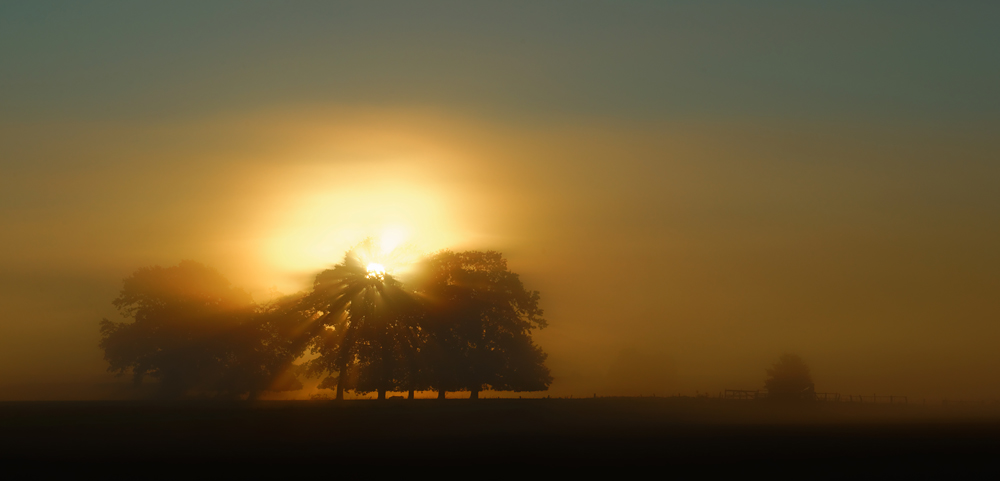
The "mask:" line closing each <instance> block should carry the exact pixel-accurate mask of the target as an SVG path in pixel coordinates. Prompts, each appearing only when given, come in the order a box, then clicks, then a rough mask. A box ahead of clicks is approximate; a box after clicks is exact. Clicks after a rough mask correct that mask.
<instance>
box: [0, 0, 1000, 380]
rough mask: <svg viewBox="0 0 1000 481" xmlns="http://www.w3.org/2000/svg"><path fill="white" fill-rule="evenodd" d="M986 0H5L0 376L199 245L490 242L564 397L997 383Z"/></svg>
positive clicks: (251, 261) (280, 283)
mask: <svg viewBox="0 0 1000 481" xmlns="http://www.w3.org/2000/svg"><path fill="white" fill-rule="evenodd" d="M997 25H1000V5H998V4H995V3H988V2H978V3H973V2H969V3H965V4H957V3H956V2H949V3H942V2H935V3H931V2H927V3H924V2H914V1H908V2H879V3H877V4H874V5H873V2H828V3H820V2H753V3H752V4H751V3H746V2H648V3H643V2H627V3H626V2H523V3H520V2H496V3H493V4H485V3H475V4H474V3H470V2H462V3H459V2H454V3H452V2H398V3H378V2H357V3H332V2H281V3H278V2H272V3H254V2H211V3H210V4H209V3H207V2H164V3H158V4H149V3H141V2H121V3H118V2H88V3H81V2H64V3H62V2H57V3H50V2H21V3H13V2H10V3H3V4H0V226H2V227H0V229H2V230H0V384H12V383H26V382H46V383H51V382H81V383H86V382H98V381H101V380H104V379H107V375H106V374H104V369H105V367H106V364H105V363H104V361H103V360H102V353H101V352H100V351H99V350H98V349H97V342H98V338H99V333H98V321H99V320H100V319H101V318H102V317H113V316H115V313H114V309H113V307H112V306H111V300H112V299H114V297H116V295H117V292H118V290H119V289H120V288H121V280H122V279H123V278H124V277H126V276H128V275H129V274H130V273H131V272H133V271H134V270H135V269H137V268H139V267H144V266H150V265H155V264H159V265H163V266H168V265H175V264H176V263H177V262H179V261H180V260H182V259H193V260H198V261H201V262H203V263H205V264H208V265H211V266H214V267H216V268H217V269H219V270H220V272H222V273H223V274H224V275H226V276H227V277H228V278H229V279H230V280H232V281H233V283H234V284H236V285H240V286H245V287H246V288H248V289H249V290H251V291H252V292H253V293H254V295H255V297H256V298H257V299H259V300H265V299H267V296H268V290H269V288H271V287H272V286H273V287H275V288H277V289H278V290H279V291H282V292H286V293H288V292H293V291H295V290H297V289H301V288H304V287H305V286H307V285H308V284H309V282H310V277H311V276H312V275H314V274H315V273H316V272H317V271H319V270H321V269H323V268H325V267H327V266H329V265H330V264H333V263H335V262H338V261H339V260H340V259H341V258H342V256H343V253H344V251H345V250H346V249H347V248H349V247H350V246H351V245H353V244H355V243H357V242H358V241H360V240H362V239H363V238H364V237H366V236H376V237H384V238H387V239H392V240H394V241H399V242H404V243H407V244H409V245H411V246H413V248H415V249H420V250H422V251H425V252H431V251H434V250H437V249H441V248H454V249H495V250H500V251H502V252H504V253H505V254H506V255H507V257H508V259H509V262H510V266H511V268H512V269H513V270H514V271H516V272H519V273H521V275H522V279H523V281H524V282H525V284H526V286H527V287H529V288H531V289H537V290H539V291H541V295H542V297H541V299H542V306H543V307H544V308H545V309H546V317H547V318H548V319H549V322H550V327H549V328H547V329H545V330H543V331H540V332H538V333H536V335H535V338H536V340H537V341H538V342H539V344H540V345H541V346H542V347H543V348H544V349H545V350H546V351H547V352H548V353H549V360H548V364H549V366H550V367H551V369H552V373H553V376H554V377H555V379H556V381H555V383H554V384H553V386H552V392H553V394H555V395H563V394H570V393H573V394H578V395H581V394H589V393H592V392H598V393H629V394H639V393H645V394H652V393H654V392H655V393H663V394H668V393H676V392H684V393H693V392H694V391H695V390H699V391H701V392H704V391H711V392H713V393H715V392H718V391H720V390H722V389H726V388H730V389H735V388H744V389H755V388H759V387H761V386H762V384H763V378H764V368H765V367H767V366H768V365H769V364H770V363H771V362H773V361H775V360H776V359H777V357H778V356H779V355H780V354H781V353H782V352H795V353H798V354H800V355H801V356H802V357H803V358H804V359H805V360H806V362H807V363H808V364H809V365H810V366H811V367H812V370H813V376H814V379H815V381H816V385H817V386H816V387H817V390H819V391H832V392H841V393H845V394H847V393H865V394H871V393H879V394H901V395H910V396H914V397H917V398H919V397H928V398H934V399H939V398H941V397H953V398H955V397H965V398H985V397H991V398H996V397H998V396H1000V349H997V348H996V340H997V339H1000V323H998V321H1000V295H998V288H1000V253H998V249H997V246H998V245H1000V243H998V241H1000V189H998V184H997V180H998V179H1000V135H998V134H1000V130H998V127H1000V90H998V89H997V87H996V86H997V85H1000V30H998V29H997V28H996V26H997Z"/></svg>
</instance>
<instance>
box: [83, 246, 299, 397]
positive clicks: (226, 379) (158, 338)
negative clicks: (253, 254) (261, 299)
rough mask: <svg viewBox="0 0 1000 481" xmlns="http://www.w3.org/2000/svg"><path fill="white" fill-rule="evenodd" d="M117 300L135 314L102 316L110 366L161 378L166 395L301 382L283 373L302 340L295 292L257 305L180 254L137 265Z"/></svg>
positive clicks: (227, 392) (249, 390) (231, 392)
mask: <svg viewBox="0 0 1000 481" xmlns="http://www.w3.org/2000/svg"><path fill="white" fill-rule="evenodd" d="M113 304H114V305H115V307H117V308H118V310H119V312H120V313H121V314H122V316H123V317H126V318H131V319H132V322H112V321H109V320H107V319H104V320H103V321H101V341H100V348H101V349H103V350H104V358H105V360H107V361H108V363H109V365H110V366H109V368H108V369H109V370H110V371H112V372H115V373H118V374H125V373H129V372H130V373H131V374H132V376H133V380H134V381H135V382H136V383H140V382H142V380H143V378H145V377H147V376H149V377H153V378H155V379H158V380H159V383H160V394H161V395H162V396H164V397H179V396H183V395H187V394H194V393H200V394H209V395H214V396H239V395H249V396H251V397H253V396H255V395H256V394H257V393H259V392H261V391H264V390H288V389H299V388H300V387H301V384H299V383H298V381H297V380H295V379H294V378H293V377H289V376H288V375H287V374H286V372H287V370H288V368H289V367H290V365H291V363H292V361H294V359H295V358H297V357H298V356H299V355H300V354H301V352H302V350H303V349H304V347H305V343H304V339H303V338H302V337H301V336H297V335H296V331H298V330H299V327H300V325H301V324H302V323H304V322H306V319H305V318H304V315H303V313H300V312H299V311H298V310H297V309H295V308H293V307H292V306H294V305H295V304H296V302H294V301H293V300H288V299H283V300H279V301H276V302H273V303H270V304H267V305H264V306H259V305H257V304H255V303H254V302H253V300H252V299H251V297H250V295H249V294H248V293H246V292H245V291H243V290H242V289H239V288H235V287H233V286H231V285H230V283H229V281H228V280H226V279H225V278H224V277H222V275H220V274H219V273H218V272H216V271H215V270H214V269H211V268H209V267H206V266H204V265H202V264H199V263H196V262H192V261H183V262H181V263H180V264H178V265H177V266H174V267H168V268H163V267H159V266H157V267H148V268H142V269H139V270H137V271H136V272H135V273H133V274H132V275H131V276H130V277H128V278H126V279H125V280H124V282H123V287H122V291H121V294H120V295H119V296H118V298H117V299H115V300H114V302H113Z"/></svg>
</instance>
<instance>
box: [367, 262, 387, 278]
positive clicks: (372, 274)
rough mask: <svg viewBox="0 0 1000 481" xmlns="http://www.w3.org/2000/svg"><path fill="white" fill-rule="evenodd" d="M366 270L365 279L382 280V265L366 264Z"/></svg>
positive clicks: (383, 269) (383, 275)
mask: <svg viewBox="0 0 1000 481" xmlns="http://www.w3.org/2000/svg"><path fill="white" fill-rule="evenodd" d="M366 269H367V270H368V275H367V276H366V277H368V278H369V279H376V278H377V279H382V278H384V277H385V267H384V266H383V265H382V264H379V263H377V262H372V263H370V264H368V267H367V268H366Z"/></svg>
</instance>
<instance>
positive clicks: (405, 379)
mask: <svg viewBox="0 0 1000 481" xmlns="http://www.w3.org/2000/svg"><path fill="white" fill-rule="evenodd" d="M373 250H374V246H373V245H372V243H371V241H366V242H364V243H362V244H361V245H360V246H358V247H356V248H355V249H352V250H351V251H349V252H348V253H347V254H346V255H345V256H344V260H343V262H341V263H340V264H337V265H336V266H334V267H333V268H332V269H328V270H325V271H323V272H321V273H319V274H318V275H317V276H316V280H315V282H314V285H313V291H312V293H310V294H309V296H307V297H306V298H305V305H306V306H308V308H309V309H311V310H313V311H315V312H316V313H318V314H319V316H320V317H319V319H318V323H317V326H318V327H319V329H318V330H317V336H316V337H317V342H316V344H315V350H316V351H317V352H318V353H319V357H318V358H317V359H315V360H313V361H312V362H311V366H312V368H313V371H314V372H315V371H321V372H329V373H330V374H331V377H329V378H327V380H324V382H323V383H322V384H321V386H322V387H334V385H335V386H336V391H337V394H336V398H337V399H343V396H344V391H345V390H348V389H354V390H357V391H359V392H372V391H374V392H377V393H378V398H379V399H384V398H385V394H386V392H387V391H395V390H409V391H410V392H411V397H412V392H413V390H414V389H415V388H417V385H416V383H417V376H416V367H415V362H416V351H417V349H419V340H418V338H419V335H420V334H419V332H420V328H419V326H418V325H417V323H416V320H417V318H418V317H417V315H416V313H415V311H414V309H415V308H416V304H415V303H414V302H413V300H412V299H411V297H410V296H409V295H408V294H407V293H406V292H405V291H404V290H403V288H402V285H401V284H400V283H399V282H398V281H397V280H396V279H395V278H393V276H392V275H391V274H389V273H386V272H385V270H384V268H383V267H382V266H381V265H380V264H378V263H375V262H373V260H372V257H373V256H372V251H373ZM333 373H336V374H333Z"/></svg>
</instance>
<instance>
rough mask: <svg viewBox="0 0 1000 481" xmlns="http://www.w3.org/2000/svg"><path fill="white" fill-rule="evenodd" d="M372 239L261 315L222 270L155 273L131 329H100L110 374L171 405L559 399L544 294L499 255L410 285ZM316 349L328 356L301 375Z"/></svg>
mask: <svg viewBox="0 0 1000 481" xmlns="http://www.w3.org/2000/svg"><path fill="white" fill-rule="evenodd" d="M371 251H372V245H371V243H370V242H366V243H363V244H362V245H361V246H359V248H357V249H354V250H352V251H350V252H348V253H347V255H346V256H345V257H344V260H343V262H341V263H340V264H337V265H336V266H334V267H333V268H332V269H328V270H325V271H323V272H321V273H320V274H318V275H317V276H316V279H315V282H314V285H313V288H312V290H311V291H310V292H306V293H300V294H297V295H293V296H286V297H283V298H280V299H277V300H275V301H272V302H269V303H266V304H256V303H254V302H253V301H252V299H251V297H250V295H249V294H247V293H246V292H245V291H243V290H241V289H238V288H235V287H232V286H231V285H230V284H229V282H228V281H227V280H226V279H224V278H223V277H222V276H221V275H220V274H219V273H218V272H216V271H215V270H213V269H211V268H208V267H205V266H203V265H201V264H198V263H195V262H191V261H184V262H181V263H180V264H179V265H178V266H175V267H169V268H162V267H152V268H143V269H139V270H138V271H136V272H135V273H134V274H133V275H132V276H130V277H128V278H127V279H125V281H124V286H123V289H122V292H121V295H119V297H118V298H117V299H116V300H115V301H114V305H115V306H116V307H117V308H118V309H119V311H120V312H121V313H122V315H123V316H125V317H128V318H131V319H132V321H131V322H120V323H118V322H112V321H109V320H107V319H105V320H103V321H102V322H101V334H102V337H101V342H100V347H101V349H103V350H104V354H105V359H106V360H107V361H108V362H109V363H110V367H109V370H111V371H113V372H117V373H119V374H125V373H131V374H132V376H133V379H134V381H135V382H136V383H139V382H142V380H143V378H145V377H147V376H148V377H152V378H156V379H158V380H159V382H160V392H161V394H162V395H163V396H164V397H168V398H176V397H181V396H185V395H192V394H197V395H209V396H215V397H244V396H246V397H249V398H255V397H256V396H258V395H259V394H260V393H261V392H263V391H288V390H297V389H301V388H302V384H301V382H300V381H299V379H298V378H297V376H296V375H297V374H302V375H310V376H325V378H324V379H323V380H322V382H321V383H320V387H324V388H331V389H335V390H336V397H337V399H342V398H343V394H344V392H345V391H350V390H353V391H356V392H359V393H369V392H376V393H378V397H379V398H380V399H382V398H384V397H385V394H386V392H391V391H408V392H409V395H410V397H411V398H412V396H413V393H414V391H419V390H429V389H433V390H436V391H438V392H439V396H440V397H443V396H444V393H445V392H446V391H469V392H470V393H471V397H473V398H477V397H478V395H479V392H480V391H482V390H484V389H493V390H507V391H538V390H546V389H548V386H549V385H550V384H551V382H552V377H551V376H550V375H549V370H548V368H547V367H545V364H544V361H545V357H546V355H545V353H544V352H542V350H541V349H540V348H539V347H538V346H536V345H535V344H534V343H533V342H532V339H531V330H532V329H535V328H543V327H545V326H546V322H545V320H544V319H543V318H542V317H541V316H542V309H541V308H539V307H538V299H539V295H538V292H537V291H529V290H526V289H525V288H524V286H523V285H522V284H521V281H520V280H519V278H518V276H517V274H514V273H512V272H510V271H509V270H508V269H507V265H506V260H505V259H504V258H503V256H502V255H501V254H500V253H497V252H478V251H469V252H451V251H442V252H440V253H437V254H435V255H432V256H429V257H426V258H424V259H423V260H422V261H421V262H420V263H418V265H416V266H414V267H413V268H412V269H411V270H412V271H413V272H412V274H413V275H412V276H410V277H411V278H410V279H409V281H408V282H407V283H406V284H405V285H404V283H402V282H401V281H400V280H399V279H397V278H395V277H393V276H392V275H391V274H388V273H385V272H384V270H382V269H381V266H380V265H378V264H375V263H372V262H369V260H370V259H367V258H366V257H368V255H367V254H366V253H370V252H371ZM307 352H312V354H313V355H314V356H315V357H314V358H313V359H312V360H310V361H308V362H306V363H304V364H303V365H296V364H294V363H295V362H296V360H298V359H300V358H302V357H303V355H305V354H306V353H307Z"/></svg>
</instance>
